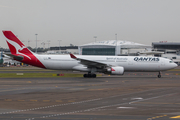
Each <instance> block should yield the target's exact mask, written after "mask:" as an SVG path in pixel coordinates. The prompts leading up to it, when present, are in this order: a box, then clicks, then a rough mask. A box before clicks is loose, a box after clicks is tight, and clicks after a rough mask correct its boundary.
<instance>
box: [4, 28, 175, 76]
mask: <svg viewBox="0 0 180 120" xmlns="http://www.w3.org/2000/svg"><path fill="white" fill-rule="evenodd" d="M3 34H4V35H5V37H6V41H7V44H8V46H9V49H10V51H11V57H13V59H15V60H17V61H20V62H23V63H26V64H29V65H33V66H36V67H41V68H45V69H53V70H77V71H83V72H88V74H84V77H94V78H95V77H96V74H95V73H96V72H100V73H105V74H112V75H123V74H124V72H125V71H132V72H133V71H134V72H159V74H158V77H159V78H160V77H161V71H165V70H169V69H173V68H175V67H177V64H175V63H174V62H173V61H171V60H169V59H165V58H161V57H146V56H89V55H88V56H85V55H77V56H75V55H73V54H70V55H39V54H36V53H33V52H32V51H30V50H29V49H28V48H26V47H25V45H24V44H23V43H22V42H21V41H20V40H19V39H18V38H17V37H16V36H15V35H14V34H13V33H12V32H11V31H3Z"/></svg>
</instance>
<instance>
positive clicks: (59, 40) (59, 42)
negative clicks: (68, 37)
mask: <svg viewBox="0 0 180 120" xmlns="http://www.w3.org/2000/svg"><path fill="white" fill-rule="evenodd" d="M58 41H59V52H60V50H61V47H60V42H61V41H62V40H58Z"/></svg>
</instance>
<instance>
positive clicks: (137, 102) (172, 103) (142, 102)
mask: <svg viewBox="0 0 180 120" xmlns="http://www.w3.org/2000/svg"><path fill="white" fill-rule="evenodd" d="M137 103H139V104H167V105H168V104H169V105H172V104H180V103H155V102H137Z"/></svg>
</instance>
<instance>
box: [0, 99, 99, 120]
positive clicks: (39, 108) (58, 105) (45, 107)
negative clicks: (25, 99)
mask: <svg viewBox="0 0 180 120" xmlns="http://www.w3.org/2000/svg"><path fill="white" fill-rule="evenodd" d="M101 99H103V98H97V99H91V100H86V101H80V102H71V103H65V104H57V105H51V106H44V107H38V108H31V109H24V110H17V111H10V112H2V113H0V115H4V114H10V113H18V112H26V111H33V110H41V109H47V108H53V107H60V106H66V105H72V104H81V103H87V102H93V101H97V100H101ZM32 101H36V100H32ZM27 120H33V119H27Z"/></svg>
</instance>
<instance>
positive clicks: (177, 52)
mask: <svg viewBox="0 0 180 120" xmlns="http://www.w3.org/2000/svg"><path fill="white" fill-rule="evenodd" d="M152 48H153V51H160V52H163V54H155V56H159V57H165V58H169V59H172V60H173V61H174V62H177V63H179V62H180V43H179V42H167V41H161V42H153V43H152Z"/></svg>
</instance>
